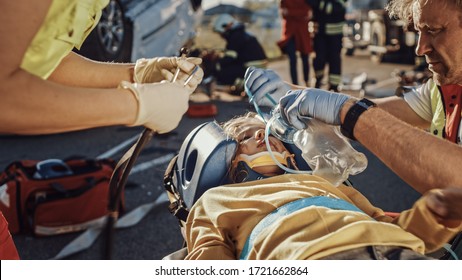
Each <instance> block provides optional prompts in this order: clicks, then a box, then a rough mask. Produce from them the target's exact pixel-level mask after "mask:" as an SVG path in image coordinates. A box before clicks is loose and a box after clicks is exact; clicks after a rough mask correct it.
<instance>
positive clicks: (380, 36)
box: [370, 21, 386, 63]
mask: <svg viewBox="0 0 462 280" xmlns="http://www.w3.org/2000/svg"><path fill="white" fill-rule="evenodd" d="M385 32H386V30H385V25H384V24H383V23H382V22H380V21H374V22H373V23H372V26H371V45H374V46H379V47H385V44H386V34H385ZM370 56H371V60H372V61H373V62H375V63H380V62H382V61H383V59H384V56H385V54H384V53H381V52H373V51H371V53H370Z"/></svg>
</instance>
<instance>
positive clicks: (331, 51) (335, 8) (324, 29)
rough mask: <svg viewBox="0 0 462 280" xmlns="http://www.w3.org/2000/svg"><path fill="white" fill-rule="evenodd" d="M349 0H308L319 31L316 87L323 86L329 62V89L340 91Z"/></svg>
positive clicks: (315, 43) (315, 41) (316, 47)
mask: <svg viewBox="0 0 462 280" xmlns="http://www.w3.org/2000/svg"><path fill="white" fill-rule="evenodd" d="M347 1H348V0H306V2H307V3H308V4H309V5H311V7H312V8H313V21H314V22H316V24H315V25H316V26H317V31H316V34H315V36H314V51H315V53H316V57H315V59H314V61H313V67H314V71H315V76H316V85H315V87H317V88H320V87H321V81H322V79H323V78H324V67H325V66H326V64H329V90H334V91H338V86H339V85H340V82H341V71H342V64H341V63H342V62H341V57H340V55H341V51H342V38H343V25H344V24H345V13H346V2H347Z"/></svg>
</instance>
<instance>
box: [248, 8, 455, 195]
mask: <svg viewBox="0 0 462 280" xmlns="http://www.w3.org/2000/svg"><path fill="white" fill-rule="evenodd" d="M388 9H389V10H390V13H391V14H394V15H398V16H400V18H401V19H402V20H405V21H407V20H408V19H410V18H412V19H413V23H414V27H415V28H416V30H417V31H418V32H419V40H418V45H417V48H416V53H417V55H420V56H425V58H426V60H427V62H428V64H429V70H430V71H431V72H432V73H433V78H432V79H430V80H429V81H428V82H427V83H425V84H424V85H423V86H421V87H420V88H417V89H415V90H412V91H410V92H408V93H405V94H404V98H399V97H389V98H383V99H377V100H374V102H375V103H376V104H377V105H378V106H376V105H374V104H372V103H371V102H370V101H358V100H356V99H354V98H352V97H349V96H347V95H342V94H335V93H330V92H327V91H323V90H319V89H304V90H301V89H299V90H296V91H290V92H289V94H288V95H287V96H284V95H285V94H286V93H287V91H288V90H290V89H291V88H294V87H293V86H290V85H288V84H286V83H284V82H283V81H282V80H281V79H280V78H279V77H277V75H276V74H275V73H274V72H272V71H271V72H270V71H268V73H266V72H264V71H263V70H260V69H248V71H247V73H246V87H247V88H248V89H249V90H250V91H251V92H252V94H253V95H254V99H255V100H256V101H257V103H261V104H268V105H271V104H270V103H271V102H269V101H268V98H267V96H268V95H269V96H272V98H273V99H275V100H278V99H279V98H280V97H281V96H284V97H283V98H282V99H281V100H280V105H281V110H282V111H283V115H284V116H285V118H286V119H287V121H288V122H289V123H290V124H291V125H293V126H296V127H298V128H303V127H305V125H306V124H305V123H304V122H303V118H304V117H314V118H316V119H320V120H322V121H324V122H326V123H329V124H334V125H341V127H342V128H343V129H342V130H343V132H344V133H345V134H346V135H347V136H348V137H350V138H352V139H356V140H358V141H359V142H360V143H361V144H363V145H364V146H365V147H366V148H368V149H369V150H370V151H371V152H373V153H374V154H375V155H376V156H377V157H378V158H380V159H381V160H382V161H383V162H384V163H385V164H386V165H387V166H388V167H390V168H391V169H392V170H393V171H394V172H395V173H396V174H398V175H399V176H400V177H401V178H402V179H404V180H405V181H406V182H407V183H408V184H410V185H411V186H412V187H414V188H415V189H416V190H417V191H419V192H421V193H424V192H426V191H428V190H430V189H432V188H435V187H436V186H439V187H441V188H446V187H458V188H462V173H461V172H460V170H462V160H461V159H462V149H461V147H460V145H461V144H462V143H461V137H462V125H461V123H462V121H461V107H462V48H460V47H459V46H458V40H459V38H460V37H461V36H462V3H460V1H459V2H456V1H453V0H444V1H425V0H413V1H404V0H394V1H391V2H390V4H389V6H388ZM267 94H268V95H267ZM419 128H423V129H426V130H429V132H430V133H427V132H425V131H424V130H422V129H419ZM431 134H434V136H437V137H434V136H433V135H431ZM442 138H444V140H443V139H442ZM451 142H452V143H451ZM457 144H458V145H457Z"/></svg>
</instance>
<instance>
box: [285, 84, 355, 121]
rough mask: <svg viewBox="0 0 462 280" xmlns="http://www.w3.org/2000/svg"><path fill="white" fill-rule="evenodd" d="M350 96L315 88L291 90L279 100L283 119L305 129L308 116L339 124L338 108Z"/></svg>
mask: <svg viewBox="0 0 462 280" xmlns="http://www.w3.org/2000/svg"><path fill="white" fill-rule="evenodd" d="M349 98H350V97H349V96H347V95H344V94H341V93H333V92H329V91H325V90H322V89H317V88H307V89H304V90H291V91H289V92H288V93H287V95H286V96H284V97H282V98H281V99H280V100H279V110H280V111H281V115H282V117H283V119H284V120H285V121H286V122H287V123H288V124H290V125H291V126H293V127H295V128H297V129H305V128H306V127H307V125H308V123H309V118H314V119H318V120H320V121H323V122H325V123H328V124H332V125H340V109H341V108H342V107H343V104H344V103H345V102H346V101H347V100H348V99H349Z"/></svg>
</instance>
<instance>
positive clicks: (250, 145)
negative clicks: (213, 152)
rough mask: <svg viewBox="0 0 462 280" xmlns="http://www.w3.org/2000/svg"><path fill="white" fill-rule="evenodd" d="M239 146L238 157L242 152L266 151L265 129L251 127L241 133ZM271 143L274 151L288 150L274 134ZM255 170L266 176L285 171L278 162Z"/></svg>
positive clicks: (270, 138)
mask: <svg viewBox="0 0 462 280" xmlns="http://www.w3.org/2000/svg"><path fill="white" fill-rule="evenodd" d="M237 140H238V141H239V147H238V150H237V153H236V157H238V156H239V155H240V154H245V155H249V156H251V155H254V154H257V153H260V152H266V151H267V148H266V143H265V130H264V129H263V128H260V127H249V128H247V129H245V130H243V132H242V133H241V134H240V135H239V137H238V139H237ZM268 141H269V145H270V148H271V151H272V152H279V153H281V154H282V153H283V152H287V153H288V151H287V149H286V148H285V146H284V145H283V144H282V142H281V141H279V140H278V139H276V138H274V137H273V136H269V137H268ZM253 170H254V171H255V172H258V173H260V174H262V175H265V176H274V175H279V174H283V173H284V171H283V170H282V169H281V168H279V167H278V166H277V164H276V163H274V165H266V166H258V167H254V168H253Z"/></svg>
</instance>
